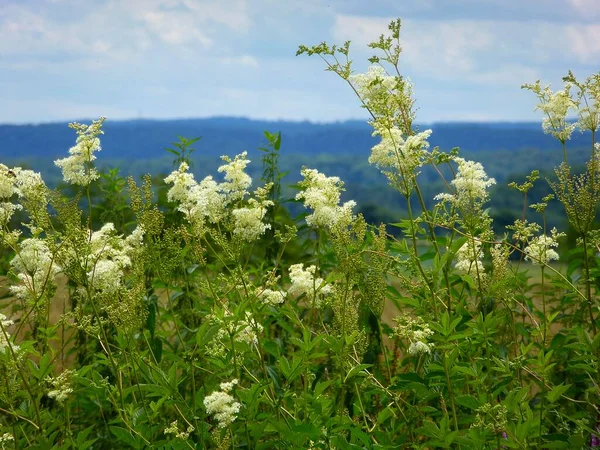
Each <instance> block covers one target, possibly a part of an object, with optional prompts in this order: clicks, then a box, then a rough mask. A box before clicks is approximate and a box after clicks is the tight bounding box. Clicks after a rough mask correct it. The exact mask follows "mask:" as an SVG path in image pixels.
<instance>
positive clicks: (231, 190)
mask: <svg viewBox="0 0 600 450" xmlns="http://www.w3.org/2000/svg"><path fill="white" fill-rule="evenodd" d="M247 155H248V152H243V153H242V154H240V155H236V157H235V158H234V159H233V160H232V159H231V158H230V157H229V156H221V159H222V160H223V161H225V162H226V163H227V164H224V165H222V166H221V167H219V169H218V170H219V172H225V177H224V178H225V182H223V183H221V190H222V191H223V192H225V194H226V195H227V197H228V200H229V201H230V202H235V201H238V200H241V199H243V198H244V196H245V195H246V194H247V193H248V188H249V187H250V186H251V185H252V178H250V176H249V175H248V174H247V173H246V172H244V170H245V169H246V166H247V165H248V164H249V163H250V160H249V159H246V156H247Z"/></svg>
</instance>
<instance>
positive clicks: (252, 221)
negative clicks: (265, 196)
mask: <svg viewBox="0 0 600 450" xmlns="http://www.w3.org/2000/svg"><path fill="white" fill-rule="evenodd" d="M272 205H273V202H272V201H270V200H262V201H260V202H259V201H258V200H256V199H253V198H251V199H250V200H249V201H248V206H249V207H247V208H237V209H234V210H233V211H232V212H231V214H232V216H233V220H234V228H233V234H236V235H238V236H240V237H241V238H242V239H244V240H245V241H249V242H252V241H255V240H257V239H258V238H259V237H260V236H261V235H263V234H264V233H265V231H266V230H267V229H269V228H271V224H268V223H263V221H262V220H263V218H264V217H265V214H266V213H267V208H268V207H269V206H272Z"/></svg>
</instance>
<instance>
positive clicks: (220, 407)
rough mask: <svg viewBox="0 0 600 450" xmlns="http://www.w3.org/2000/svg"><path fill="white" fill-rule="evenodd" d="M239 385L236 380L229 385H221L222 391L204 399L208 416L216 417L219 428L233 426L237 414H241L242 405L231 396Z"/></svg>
mask: <svg viewBox="0 0 600 450" xmlns="http://www.w3.org/2000/svg"><path fill="white" fill-rule="evenodd" d="M237 383H238V380H236V379H234V380H232V381H231V382H228V383H227V382H226V383H221V391H215V392H213V393H212V394H210V395H208V396H206V398H205V399H204V407H205V408H206V412H207V414H209V415H214V416H215V419H217V422H218V423H219V425H218V426H219V428H225V427H227V426H229V425H231V424H232V423H233V421H234V420H235V419H236V417H237V413H239V412H240V408H241V406H242V405H241V404H240V403H238V402H236V401H235V399H234V398H233V396H232V395H230V394H229V392H231V390H233V386H235V385H236V384H237Z"/></svg>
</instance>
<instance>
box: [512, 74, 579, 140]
mask: <svg viewBox="0 0 600 450" xmlns="http://www.w3.org/2000/svg"><path fill="white" fill-rule="evenodd" d="M521 87H522V88H524V89H528V90H530V91H532V92H533V93H534V94H536V95H537V97H538V99H539V100H540V102H541V103H540V104H538V105H537V106H536V107H535V109H536V110H538V109H539V110H540V111H542V112H543V113H544V114H545V115H546V117H544V119H543V121H542V129H543V130H544V133H546V134H550V135H552V136H554V137H555V138H556V139H558V140H559V141H560V142H563V143H564V142H565V141H567V140H568V139H570V138H571V134H572V133H573V130H575V127H576V124H575V123H569V122H568V121H567V114H568V113H569V109H572V108H573V109H575V108H576V107H577V103H576V102H575V101H574V100H573V99H572V98H571V92H570V90H571V83H566V84H565V88H564V89H563V90H562V91H557V92H552V90H551V89H550V86H545V87H544V88H542V86H541V84H540V80H537V81H536V82H535V83H534V84H524V85H523V86H521Z"/></svg>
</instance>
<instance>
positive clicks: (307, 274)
mask: <svg viewBox="0 0 600 450" xmlns="http://www.w3.org/2000/svg"><path fill="white" fill-rule="evenodd" d="M316 270H317V268H316V267H315V266H309V267H307V268H306V269H304V264H302V263H300V264H292V265H291V266H290V268H289V272H290V280H292V285H291V286H290V288H289V293H290V294H291V295H302V294H306V296H307V297H308V299H309V300H310V301H312V300H317V302H316V304H317V307H319V306H321V304H322V302H321V301H320V299H321V298H322V297H323V296H327V295H329V294H331V293H332V292H333V288H332V287H331V285H329V284H325V280H323V278H319V277H316V278H315V272H316ZM316 294H320V297H319V296H317V297H316V298H315V295H316Z"/></svg>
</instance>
